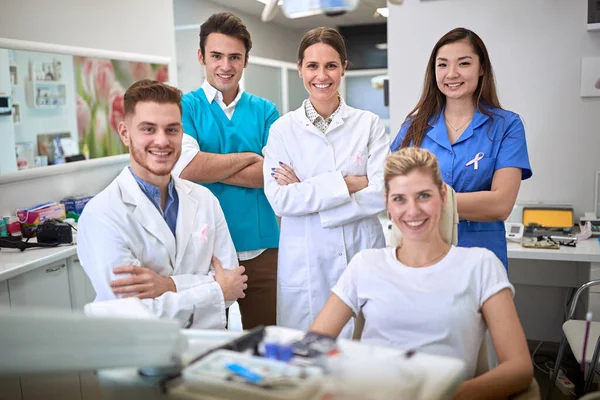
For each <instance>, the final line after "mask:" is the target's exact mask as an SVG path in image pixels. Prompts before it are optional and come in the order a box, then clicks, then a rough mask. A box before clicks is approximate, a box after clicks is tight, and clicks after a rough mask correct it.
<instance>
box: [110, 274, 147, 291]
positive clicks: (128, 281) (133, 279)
mask: <svg viewBox="0 0 600 400" xmlns="http://www.w3.org/2000/svg"><path fill="white" fill-rule="evenodd" d="M140 283H142V277H140V276H139V275H133V276H128V277H127V278H122V279H115V280H114V281H111V282H110V287H112V288H115V287H119V286H129V285H136V284H140Z"/></svg>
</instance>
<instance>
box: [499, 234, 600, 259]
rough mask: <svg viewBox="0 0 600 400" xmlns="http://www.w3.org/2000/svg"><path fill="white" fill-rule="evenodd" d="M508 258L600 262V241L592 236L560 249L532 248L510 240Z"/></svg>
mask: <svg viewBox="0 0 600 400" xmlns="http://www.w3.org/2000/svg"><path fill="white" fill-rule="evenodd" d="M508 259H509V260H510V259H520V260H555V261H580V262H600V243H598V239H597V238H595V237H592V238H590V239H587V240H583V241H581V242H579V243H577V246H576V247H569V246H560V249H557V250H550V249H531V248H525V247H523V246H521V244H520V243H514V242H508Z"/></svg>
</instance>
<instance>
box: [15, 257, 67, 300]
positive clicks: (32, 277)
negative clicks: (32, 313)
mask: <svg viewBox="0 0 600 400" xmlns="http://www.w3.org/2000/svg"><path fill="white" fill-rule="evenodd" d="M8 291H9V293H10V306H11V307H12V308H16V307H52V308H62V309H69V310H70V309H71V296H70V294H69V277H68V274H67V260H62V261H58V262H55V263H52V264H48V265H46V266H42V267H39V268H36V269H34V270H33V271H29V272H26V273H24V274H22V275H19V276H17V277H15V278H12V279H10V280H9V281H8Z"/></svg>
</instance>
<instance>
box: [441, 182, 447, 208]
mask: <svg viewBox="0 0 600 400" xmlns="http://www.w3.org/2000/svg"><path fill="white" fill-rule="evenodd" d="M440 194H441V195H442V208H443V207H445V206H446V202H447V201H448V190H447V189H446V184H445V183H442V190H440Z"/></svg>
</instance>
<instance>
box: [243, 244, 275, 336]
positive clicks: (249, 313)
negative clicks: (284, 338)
mask: <svg viewBox="0 0 600 400" xmlns="http://www.w3.org/2000/svg"><path fill="white" fill-rule="evenodd" d="M277 254H278V251H277V249H267V250H265V251H263V252H262V254H261V255H259V256H258V257H255V258H253V259H252V260H245V261H240V265H243V266H244V267H245V268H246V275H247V276H248V282H247V283H248V288H247V289H246V291H245V294H246V297H244V298H243V299H238V300H237V302H238V304H239V305H240V313H241V314H242V327H243V328H244V329H252V328H254V327H256V326H258V325H265V326H269V325H275V324H276V323H277Z"/></svg>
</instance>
